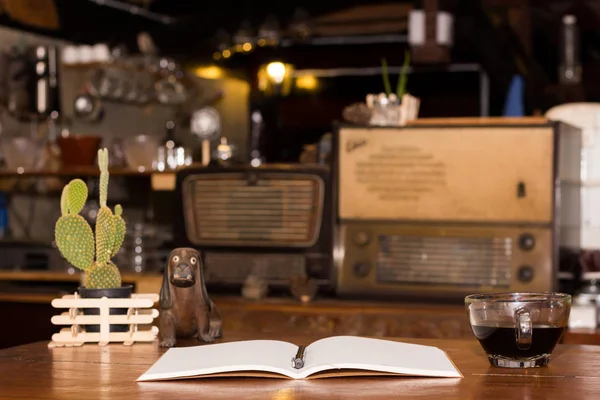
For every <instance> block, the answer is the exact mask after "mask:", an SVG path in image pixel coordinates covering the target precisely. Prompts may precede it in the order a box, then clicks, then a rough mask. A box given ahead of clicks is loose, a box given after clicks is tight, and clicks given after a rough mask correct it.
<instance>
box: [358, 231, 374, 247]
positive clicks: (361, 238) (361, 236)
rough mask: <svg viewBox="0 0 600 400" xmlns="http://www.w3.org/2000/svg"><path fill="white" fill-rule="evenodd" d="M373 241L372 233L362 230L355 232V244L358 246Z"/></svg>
mask: <svg viewBox="0 0 600 400" xmlns="http://www.w3.org/2000/svg"><path fill="white" fill-rule="evenodd" d="M370 241H371V237H370V235H369V234H368V233H367V232H365V231H360V232H357V233H355V234H354V244H356V245H357V246H366V245H368V244H369V242H370Z"/></svg>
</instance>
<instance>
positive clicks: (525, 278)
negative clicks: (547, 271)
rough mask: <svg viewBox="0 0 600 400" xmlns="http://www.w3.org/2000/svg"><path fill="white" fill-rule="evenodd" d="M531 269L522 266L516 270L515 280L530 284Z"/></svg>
mask: <svg viewBox="0 0 600 400" xmlns="http://www.w3.org/2000/svg"><path fill="white" fill-rule="evenodd" d="M533 275H534V272H533V268H532V267H531V266H529V265H523V266H521V267H519V269H518V270H517V278H518V279H519V280H520V281H521V282H525V283H527V282H531V281H532V280H533Z"/></svg>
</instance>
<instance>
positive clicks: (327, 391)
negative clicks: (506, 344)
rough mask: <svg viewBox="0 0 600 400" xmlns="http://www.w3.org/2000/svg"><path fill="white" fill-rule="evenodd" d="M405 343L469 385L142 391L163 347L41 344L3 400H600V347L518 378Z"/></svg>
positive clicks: (453, 347)
mask: <svg viewBox="0 0 600 400" xmlns="http://www.w3.org/2000/svg"><path fill="white" fill-rule="evenodd" d="M225 335H226V336H225V338H224V339H223V341H233V340H243V339H259V338H262V339H277V340H287V341H290V342H294V343H300V342H304V343H308V342H312V341H313V340H317V339H319V338H321V337H323V336H284V335H274V334H273V335H261V336H257V335H254V336H233V335H231V336H228V335H227V333H225ZM402 340H403V341H406V342H413V343H420V344H428V345H434V346H438V347H440V348H441V349H443V350H445V351H446V352H447V354H448V355H449V356H450V358H451V359H452V361H453V362H454V363H455V364H456V366H457V367H458V369H459V370H460V371H461V373H462V374H463V375H464V378H462V379H454V378H450V379H446V378H441V379H432V378H399V377H386V378H333V379H323V380H304V381H303V380H297V381H294V380H287V379H260V378H221V379H188V380H181V381H171V382H140V383H136V382H135V379H137V378H138V377H139V376H140V375H141V374H142V373H143V372H145V371H146V370H147V369H148V368H149V367H150V366H151V365H152V364H153V363H154V362H156V360H157V359H158V357H159V356H160V354H162V351H163V350H162V349H160V348H158V346H157V345H156V344H135V345H134V346H132V347H127V346H123V345H120V344H111V345H109V346H108V347H104V348H102V347H98V346H97V345H85V346H83V347H79V348H55V349H48V348H47V347H46V346H47V342H41V343H35V344H31V345H26V346H22V347H14V348H10V349H6V350H1V351H0V398H2V399H13V398H14V399H17V398H18V399H31V400H35V399H64V400H69V399H77V400H80V399H82V398H85V399H138V398H139V399H142V398H143V399H161V400H162V399H178V400H179V399H181V400H185V399H199V398H201V399H203V400H204V399H236V398H243V399H289V400H293V399H351V398H361V399H392V398H393V399H399V398H401V399H404V398H408V399H436V400H437V399H460V400H467V399H490V400H495V399H498V400H499V399H502V400H505V399H527V400H530V399H569V400H578V399H597V398H598V393H600V347H595V346H581V345H559V346H558V347H557V349H556V350H555V352H554V355H553V360H552V362H551V363H550V365H549V366H548V367H546V368H539V369H527V370H516V369H499V368H492V367H490V366H489V364H488V362H487V360H486V358H485V356H484V354H483V352H482V350H481V348H480V347H479V345H478V344H477V342H475V341H473V340H416V339H414V340H409V339H402ZM189 344H197V342H191V343H189Z"/></svg>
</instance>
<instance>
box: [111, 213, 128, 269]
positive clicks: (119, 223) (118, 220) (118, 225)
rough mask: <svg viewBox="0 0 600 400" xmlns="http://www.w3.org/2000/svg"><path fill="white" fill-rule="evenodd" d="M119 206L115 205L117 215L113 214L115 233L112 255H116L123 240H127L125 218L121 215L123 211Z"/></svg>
mask: <svg viewBox="0 0 600 400" xmlns="http://www.w3.org/2000/svg"><path fill="white" fill-rule="evenodd" d="M119 208H120V207H119ZM119 208H117V207H115V215H113V216H112V219H113V221H114V225H115V235H114V241H113V244H112V246H113V247H112V251H111V254H110V256H111V257H114V256H115V255H116V254H117V252H118V251H119V249H120V248H121V245H122V244H123V240H125V233H126V231H127V226H126V224H125V220H124V219H123V217H121V213H119Z"/></svg>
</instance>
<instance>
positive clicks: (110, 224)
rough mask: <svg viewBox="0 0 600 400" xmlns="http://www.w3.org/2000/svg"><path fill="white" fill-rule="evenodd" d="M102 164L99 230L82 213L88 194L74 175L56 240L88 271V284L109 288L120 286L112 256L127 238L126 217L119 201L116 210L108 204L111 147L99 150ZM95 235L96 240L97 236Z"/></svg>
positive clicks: (66, 254) (63, 197)
mask: <svg viewBox="0 0 600 400" xmlns="http://www.w3.org/2000/svg"><path fill="white" fill-rule="evenodd" d="M98 166H99V167H100V209H99V210H98V215H97V217H96V226H95V228H96V234H95V238H94V233H93V231H92V227H91V226H90V225H89V224H88V222H87V221H86V220H85V219H84V218H83V217H82V216H81V215H80V214H79V213H80V212H81V210H82V209H83V206H84V205H85V202H86V201H87V197H88V189H87V185H86V184H85V182H83V181H82V180H81V179H73V180H72V181H71V182H69V183H68V184H67V185H65V187H64V188H63V191H62V195H61V199H60V209H61V214H62V215H61V216H60V218H59V219H58V221H57V222H56V227H55V241H56V246H57V247H58V250H59V251H60V253H61V254H62V255H63V257H65V258H66V259H67V261H68V262H70V263H71V264H72V265H73V266H75V267H77V268H79V269H80V270H82V271H84V272H85V273H86V276H85V282H84V285H85V287H86V288H89V289H91V288H94V289H108V288H119V287H121V274H120V272H119V269H118V268H117V266H116V265H115V264H114V263H113V262H112V261H111V258H112V257H113V256H115V255H116V254H117V252H118V251H119V248H120V247H121V245H122V244H123V240H124V239H125V228H126V225H125V221H124V220H123V217H121V214H122V213H123V209H122V208H121V206H120V205H116V206H115V212H114V214H113V212H112V210H111V209H110V208H108V206H107V205H106V200H107V195H108V176H109V174H108V150H107V149H100V150H98ZM94 239H95V240H94Z"/></svg>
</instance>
